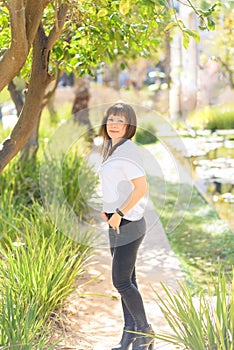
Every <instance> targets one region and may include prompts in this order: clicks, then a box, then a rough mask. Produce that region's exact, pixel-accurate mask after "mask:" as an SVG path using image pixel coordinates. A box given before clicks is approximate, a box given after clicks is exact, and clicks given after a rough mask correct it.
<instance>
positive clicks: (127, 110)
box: [99, 102, 137, 160]
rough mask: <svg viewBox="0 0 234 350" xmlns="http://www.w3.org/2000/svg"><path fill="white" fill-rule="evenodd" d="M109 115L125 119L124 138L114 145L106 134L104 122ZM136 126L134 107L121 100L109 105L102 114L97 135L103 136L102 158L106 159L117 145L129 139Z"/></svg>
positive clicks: (105, 122)
mask: <svg viewBox="0 0 234 350" xmlns="http://www.w3.org/2000/svg"><path fill="white" fill-rule="evenodd" d="M110 115H114V116H124V117H125V118H126V121H127V128H126V133H125V135H124V139H122V140H121V141H120V142H118V143H117V144H116V145H115V146H114V147H112V142H111V138H110V137H109V136H108V134H107V129H106V124H107V119H108V117H109V116H110ZM136 128H137V118H136V113H135V111H134V109H133V108H132V107H131V106H130V105H128V104H126V103H123V102H117V103H115V104H114V105H113V106H111V107H109V108H108V109H107V111H106V113H105V115H104V118H103V120H102V124H101V127H100V130H99V135H100V136H102V137H103V141H104V142H103V147H102V155H103V159H104V160H106V159H107V158H108V157H109V156H110V155H111V154H112V153H113V152H114V151H115V150H116V148H117V147H118V146H120V145H122V144H123V143H124V142H125V141H126V140H129V139H131V138H132V137H133V136H134V135H135V133H136Z"/></svg>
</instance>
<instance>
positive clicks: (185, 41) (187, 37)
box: [183, 32, 190, 49]
mask: <svg viewBox="0 0 234 350" xmlns="http://www.w3.org/2000/svg"><path fill="white" fill-rule="evenodd" d="M189 41H190V37H189V35H188V34H186V33H185V32H183V46H184V48H185V49H187V48H188V46H189Z"/></svg>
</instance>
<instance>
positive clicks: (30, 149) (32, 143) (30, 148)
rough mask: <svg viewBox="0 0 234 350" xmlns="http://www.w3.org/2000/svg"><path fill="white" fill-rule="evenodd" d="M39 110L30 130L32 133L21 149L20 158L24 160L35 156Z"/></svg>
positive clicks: (37, 146)
mask: <svg viewBox="0 0 234 350" xmlns="http://www.w3.org/2000/svg"><path fill="white" fill-rule="evenodd" d="M41 112H42V111H41ZM41 112H40V113H39V115H38V117H37V120H36V121H35V126H34V128H33V130H32V133H31V135H30V137H29V139H28V141H27V143H26V145H25V146H24V148H23V149H22V151H21V155H20V160H23V161H25V160H31V159H35V158H36V155H37V151H38V148H39V141H38V133H39V126H40V120H41Z"/></svg>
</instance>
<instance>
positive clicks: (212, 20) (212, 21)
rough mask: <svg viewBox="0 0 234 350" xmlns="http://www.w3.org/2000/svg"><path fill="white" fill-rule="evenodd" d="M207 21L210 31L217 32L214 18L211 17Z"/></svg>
mask: <svg viewBox="0 0 234 350" xmlns="http://www.w3.org/2000/svg"><path fill="white" fill-rule="evenodd" d="M207 21H208V28H209V29H210V30H215V21H214V19H213V17H211V16H209V17H207Z"/></svg>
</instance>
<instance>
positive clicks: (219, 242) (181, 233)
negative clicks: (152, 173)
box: [151, 179, 234, 292]
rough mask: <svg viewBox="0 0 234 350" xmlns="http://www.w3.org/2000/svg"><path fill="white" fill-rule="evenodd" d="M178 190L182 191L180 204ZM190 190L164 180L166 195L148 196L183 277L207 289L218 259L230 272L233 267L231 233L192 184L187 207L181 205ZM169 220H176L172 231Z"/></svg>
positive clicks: (232, 240)
mask: <svg viewBox="0 0 234 350" xmlns="http://www.w3.org/2000/svg"><path fill="white" fill-rule="evenodd" d="M160 181H162V180H160V179H158V180H157V183H158V188H163V186H164V183H160ZM178 191H180V193H182V196H180V199H179V200H180V204H178ZM190 191H191V187H190V186H189V185H187V184H180V185H178V184H175V183H169V182H167V183H166V197H165V194H164V193H160V192H159V191H157V193H156V192H155V193H152V195H151V197H152V200H153V202H154V205H155V208H156V210H157V211H158V212H159V213H160V219H161V221H162V224H163V226H164V228H165V231H166V234H167V236H168V239H169V241H170V244H171V246H172V249H173V250H174V251H175V253H176V254H177V256H178V258H179V260H180V262H181V266H182V269H183V270H184V272H185V277H186V278H187V280H188V281H189V283H190V284H191V286H192V288H193V290H194V292H196V291H198V290H201V289H203V288H206V285H207V281H210V276H211V274H214V275H216V274H217V265H218V263H219V262H222V268H223V271H225V272H226V273H227V274H231V272H232V266H234V233H233V232H232V231H231V230H230V229H229V228H228V226H227V224H226V223H225V222H224V221H223V220H221V219H220V218H219V217H218V214H217V213H216V211H215V210H214V209H213V208H212V207H211V206H210V205H209V204H208V203H207V202H206V201H205V200H204V199H203V198H202V197H201V196H200V194H199V193H198V191H197V190H196V188H195V187H194V188H193V190H192V197H191V200H190V202H189V205H188V207H187V208H186V207H185V208H184V207H183V202H186V201H187V199H186V197H187V196H188V195H189V194H190ZM183 196H184V200H183ZM163 202H164V205H163V208H161V203H163ZM175 205H176V207H175ZM174 208H175V210H174V211H173V209H174ZM172 211H173V212H172ZM171 222H173V223H175V222H178V225H177V226H176V227H175V228H174V230H172V231H171V227H170V226H171Z"/></svg>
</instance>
